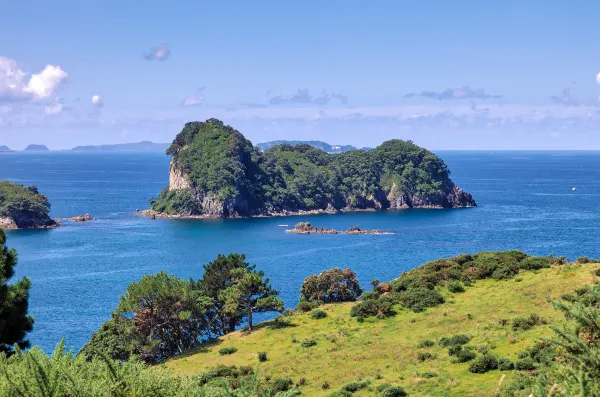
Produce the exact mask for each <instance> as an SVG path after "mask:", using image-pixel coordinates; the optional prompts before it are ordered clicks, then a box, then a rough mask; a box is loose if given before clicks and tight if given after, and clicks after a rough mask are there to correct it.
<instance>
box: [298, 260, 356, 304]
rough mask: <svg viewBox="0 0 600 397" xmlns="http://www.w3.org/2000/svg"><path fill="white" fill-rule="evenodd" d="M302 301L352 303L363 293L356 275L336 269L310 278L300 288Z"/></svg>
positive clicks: (347, 270) (349, 271)
mask: <svg viewBox="0 0 600 397" xmlns="http://www.w3.org/2000/svg"><path fill="white" fill-rule="evenodd" d="M300 293H301V294H302V296H301V299H302V300H305V301H307V302H323V303H334V302H352V301H355V300H356V299H357V298H358V297H359V296H360V294H361V293H362V288H361V287H360V285H359V284H358V280H357V279H356V273H355V272H354V271H352V270H350V269H345V270H342V269H340V268H337V267H336V268H335V269H331V270H326V271H324V272H322V273H320V274H314V275H312V276H308V277H307V278H306V279H305V280H304V282H303V283H302V287H300Z"/></svg>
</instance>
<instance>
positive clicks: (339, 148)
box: [256, 141, 373, 154]
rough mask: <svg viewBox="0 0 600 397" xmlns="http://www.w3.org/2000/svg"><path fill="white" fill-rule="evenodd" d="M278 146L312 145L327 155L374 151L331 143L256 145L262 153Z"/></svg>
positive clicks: (289, 142)
mask: <svg viewBox="0 0 600 397" xmlns="http://www.w3.org/2000/svg"><path fill="white" fill-rule="evenodd" d="M278 145H292V146H296V145H310V146H312V147H315V148H317V149H321V150H322V151H324V152H325V153H330V154H337V153H344V152H349V151H350V150H373V148H369V147H363V148H361V149H358V148H356V147H354V146H352V145H330V144H329V143H326V142H323V141H271V142H263V143H259V144H257V145H256V147H258V148H259V149H260V150H261V151H263V152H264V151H265V150H268V149H270V148H272V147H274V146H278Z"/></svg>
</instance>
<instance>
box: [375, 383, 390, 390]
mask: <svg viewBox="0 0 600 397" xmlns="http://www.w3.org/2000/svg"><path fill="white" fill-rule="evenodd" d="M391 386H392V385H390V384H389V383H382V384H380V385H378V386H377V391H378V392H382V391H384V390H385V389H387V388H388V387H391Z"/></svg>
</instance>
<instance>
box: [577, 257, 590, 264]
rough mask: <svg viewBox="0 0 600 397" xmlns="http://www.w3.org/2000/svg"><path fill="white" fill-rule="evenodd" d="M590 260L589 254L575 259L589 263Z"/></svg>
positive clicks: (578, 261)
mask: <svg viewBox="0 0 600 397" xmlns="http://www.w3.org/2000/svg"><path fill="white" fill-rule="evenodd" d="M589 262H590V260H589V258H588V257H587V256H580V257H579V258H577V260H576V261H575V263H581V264H583V263H589Z"/></svg>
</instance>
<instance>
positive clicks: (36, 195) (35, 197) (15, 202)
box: [0, 181, 56, 228]
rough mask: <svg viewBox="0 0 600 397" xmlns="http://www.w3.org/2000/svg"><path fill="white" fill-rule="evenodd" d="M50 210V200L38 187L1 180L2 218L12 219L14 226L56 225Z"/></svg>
mask: <svg viewBox="0 0 600 397" xmlns="http://www.w3.org/2000/svg"><path fill="white" fill-rule="evenodd" d="M49 212H50V202H49V201H48V199H47V198H46V196H44V195H43V194H41V193H40V192H39V191H38V190H37V187H35V186H29V187H25V186H23V185H18V184H15V183H12V182H7V181H0V218H7V219H10V220H12V222H13V223H14V227H17V228H35V227H53V226H56V222H54V221H53V220H52V219H50V217H49Z"/></svg>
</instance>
